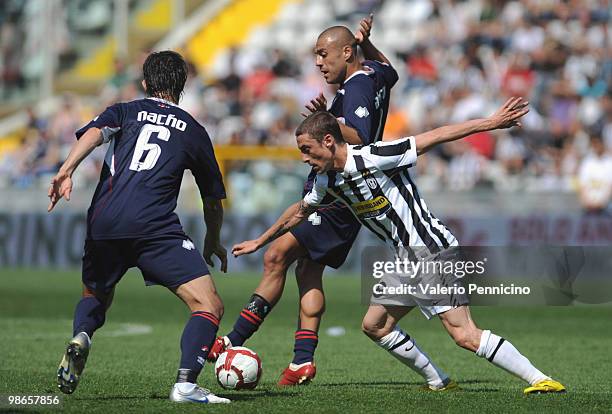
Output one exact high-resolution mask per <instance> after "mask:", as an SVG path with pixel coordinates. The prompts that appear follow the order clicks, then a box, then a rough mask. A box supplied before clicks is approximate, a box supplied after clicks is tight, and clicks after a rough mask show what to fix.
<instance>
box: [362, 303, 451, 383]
mask: <svg viewBox="0 0 612 414" xmlns="http://www.w3.org/2000/svg"><path fill="white" fill-rule="evenodd" d="M412 309H413V307H409V306H384V305H374V304H372V305H370V307H369V308H368V312H367V313H366V315H365V317H364V318H363V322H362V329H363V332H364V333H365V334H366V335H367V336H368V337H369V338H370V339H372V340H373V341H374V342H375V343H376V344H377V345H378V346H380V347H381V348H383V349H385V350H387V351H388V352H389V353H390V354H391V355H393V357H394V358H396V359H398V360H399V361H400V362H401V363H402V364H404V365H406V366H408V367H409V368H411V369H412V370H413V371H415V372H416V373H418V374H419V375H421V376H422V377H423V378H425V380H426V381H427V384H426V385H425V387H424V389H427V390H432V391H445V390H451V389H456V388H457V384H456V383H455V382H454V381H452V380H451V379H450V378H449V376H448V375H446V373H445V372H444V371H442V370H441V369H440V368H439V367H437V366H436V365H435V364H434V363H433V361H431V359H430V358H429V356H428V355H427V354H426V353H425V352H423V351H422V350H421V349H420V348H419V347H418V345H417V344H416V342H415V340H414V339H412V338H411V337H410V335H408V334H406V333H405V332H404V331H402V330H401V329H400V328H399V326H397V322H398V321H399V320H400V319H401V318H402V317H404V316H405V315H406V314H407V313H408V312H410V311H411V310H412Z"/></svg>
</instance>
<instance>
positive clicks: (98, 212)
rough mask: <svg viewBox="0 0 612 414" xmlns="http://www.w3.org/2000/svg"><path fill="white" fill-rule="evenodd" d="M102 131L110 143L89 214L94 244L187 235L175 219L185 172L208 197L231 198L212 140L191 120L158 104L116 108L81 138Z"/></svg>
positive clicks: (175, 108)
mask: <svg viewBox="0 0 612 414" xmlns="http://www.w3.org/2000/svg"><path fill="white" fill-rule="evenodd" d="M92 127H95V128H99V129H100V130H101V131H102V135H103V137H104V142H110V145H109V148H108V152H107V153H106V157H105V160H104V166H103V168H102V172H101V174H100V182H99V183H98V186H97V188H96V192H95V193H94V196H93V200H92V202H91V207H90V208H89V210H88V214H87V224H88V226H87V237H88V239H92V240H103V239H125V238H138V237H142V236H151V235H158V234H166V233H175V232H182V231H183V229H182V226H181V223H180V222H179V219H178V216H177V215H176V214H175V213H174V209H175V208H176V201H177V197H178V194H179V190H180V186H181V181H182V178H183V172H184V171H185V170H186V169H189V170H191V172H192V173H193V175H194V177H195V179H196V183H197V185H198V188H199V190H200V194H201V195H202V197H205V196H206V197H214V198H217V199H223V198H225V188H224V186H223V180H222V178H221V172H220V171H219V166H218V165H217V161H216V159H215V153H214V151H213V146H212V143H211V142H210V137H209V136H208V134H207V133H206V130H205V129H204V127H203V126H202V125H200V124H199V123H198V122H197V121H196V120H194V119H193V118H192V117H191V115H189V114H188V113H187V112H185V111H183V110H182V109H180V108H179V107H178V106H176V105H174V104H172V103H171V102H168V101H165V100H163V99H157V98H147V99H140V100H136V101H132V102H128V103H118V104H115V105H112V106H110V107H108V108H106V110H105V111H104V112H103V113H102V114H101V115H100V116H98V117H97V118H95V119H94V120H93V121H91V122H90V123H88V124H87V125H85V126H84V127H83V128H81V129H80V130H78V131H77V132H76V136H77V139H79V138H80V137H81V136H82V135H83V134H84V133H85V132H86V131H87V130H88V129H89V128H92Z"/></svg>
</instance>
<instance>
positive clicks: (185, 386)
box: [175, 382, 196, 394]
mask: <svg viewBox="0 0 612 414" xmlns="http://www.w3.org/2000/svg"><path fill="white" fill-rule="evenodd" d="M175 385H176V387H177V388H178V390H179V392H180V393H181V394H190V393H191V392H192V391H193V389H194V388H195V387H196V384H194V383H193V382H177V383H176V384H175Z"/></svg>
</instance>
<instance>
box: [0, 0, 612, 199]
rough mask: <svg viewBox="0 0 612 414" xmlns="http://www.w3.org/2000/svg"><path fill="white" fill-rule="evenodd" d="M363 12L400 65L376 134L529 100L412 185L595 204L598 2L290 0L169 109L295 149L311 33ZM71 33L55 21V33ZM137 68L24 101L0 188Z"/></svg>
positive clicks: (32, 180)
mask: <svg viewBox="0 0 612 414" xmlns="http://www.w3.org/2000/svg"><path fill="white" fill-rule="evenodd" d="M2 3H14V2H10V1H3V2H2ZM6 10H8V8H5V7H2V16H1V17H0V19H2V21H3V22H7V21H11V19H10V18H9V17H7V13H5V11H6ZM369 11H374V13H375V17H374V28H373V32H372V41H373V43H374V44H375V45H376V46H377V47H378V48H379V49H381V50H382V51H383V52H384V53H385V54H387V56H388V57H389V58H390V59H391V60H392V61H393V62H394V66H395V67H396V69H397V71H398V73H399V75H400V81H399V82H398V84H397V85H396V86H395V88H394V90H393V96H392V100H391V102H392V107H391V109H390V113H389V115H388V119H387V126H386V129H385V135H387V136H391V137H401V136H405V135H409V134H413V133H418V132H420V131H425V130H428V129H432V128H434V127H437V126H441V125H444V124H448V123H451V122H460V121H463V120H466V119H469V118H476V117H482V116H485V115H488V114H489V113H491V112H493V111H494V110H495V109H496V107H497V106H498V105H499V104H501V103H503V101H505V99H506V98H507V97H509V96H518V95H521V96H525V97H527V98H528V99H529V101H530V102H531V106H532V109H531V112H530V114H529V115H528V116H527V117H526V118H525V120H524V122H523V128H522V129H514V130H512V131H510V132H501V133H495V134H494V135H493V134H489V133H483V134H478V135H476V136H472V137H471V138H469V139H467V140H465V141H461V142H456V143H452V144H448V145H445V146H443V147H441V148H439V149H438V150H437V151H435V152H432V153H430V154H428V155H427V157H424V158H423V160H421V162H420V163H419V164H418V166H417V167H416V168H417V174H418V180H419V182H420V185H421V186H422V187H423V189H424V190H425V191H427V190H430V191H431V190H433V191H435V190H438V189H445V190H466V189H473V188H491V189H495V190H497V191H533V192H561V191H562V192H569V191H578V192H579V193H580V194H581V200H582V202H583V205H585V207H586V208H587V209H592V210H598V209H602V208H605V207H606V206H607V205H608V203H609V201H610V189H611V188H612V158H611V155H610V154H611V153H612V99H611V84H612V83H611V80H612V54H611V50H612V49H611V47H610V46H611V45H610V39H611V36H612V25H611V24H610V17H611V10H610V5H609V2H608V1H606V0H567V1H553V0H539V1H537V0H535V1H534V0H522V1H480V0H465V1H453V0H386V1H375V0H370V1H367V0H366V1H350V0H329V1H327V0H326V1H321V0H312V1H305V2H301V3H299V2H297V3H291V4H290V5H289V6H287V7H286V8H285V9H284V10H283V11H282V12H281V13H280V15H279V16H278V18H277V19H276V20H275V21H274V22H273V23H272V24H271V25H270V26H267V27H265V28H261V29H258V30H256V31H255V32H254V33H253V34H252V35H251V37H250V38H249V40H248V41H247V42H246V43H245V44H244V45H243V46H240V47H237V48H235V49H233V50H230V51H228V52H227V53H225V54H223V56H221V57H220V58H219V59H218V60H217V63H216V64H215V65H214V67H212V68H210V69H209V70H207V71H202V70H200V71H199V70H198V68H196V67H195V66H194V65H191V77H190V79H189V81H188V84H187V87H186V90H185V94H184V97H183V100H182V103H181V106H182V107H184V108H185V109H186V110H188V111H189V112H190V113H192V114H193V115H194V116H195V117H196V118H197V119H199V120H200V121H201V122H202V123H203V124H204V125H205V126H206V127H207V129H208V131H209V133H210V135H211V137H212V138H213V140H214V141H215V143H216V144H217V145H222V144H232V145H268V146H292V145H294V136H293V130H294V128H295V126H296V125H297V123H298V122H299V120H300V118H301V115H300V112H303V105H304V104H305V103H306V102H307V101H308V100H310V99H311V98H313V97H314V96H316V95H317V94H318V93H319V92H320V91H324V93H325V95H326V96H327V97H328V101H329V99H330V98H331V97H333V94H334V89H333V88H331V87H328V86H326V85H324V83H323V81H322V77H321V76H320V74H319V73H318V71H317V69H316V67H315V66H314V55H313V54H312V47H313V46H314V42H315V40H316V37H317V35H318V33H319V32H320V31H321V30H322V29H324V28H325V27H327V26H329V25H333V24H338V23H340V24H346V25H348V26H349V27H351V28H356V27H357V22H358V20H359V19H360V18H362V17H364V16H365V15H366V14H367V13H368V12H369ZM13 21H16V20H15V19H13ZM20 21H22V22H23V20H20ZM67 22H69V20H67ZM11 27H12V28H11ZM19 30H25V29H24V28H23V27H17V26H15V25H14V24H13V26H7V25H6V24H3V25H2V32H1V36H2V37H1V39H0V47H1V51H2V62H3V65H2V72H1V73H2V78H3V84H4V85H7V84H12V85H18V82H20V80H19V79H21V78H24V77H26V76H27V73H23V72H26V71H27V70H28V65H25V64H24V61H23V60H22V61H20V60H19V59H25V57H26V54H27V53H26V54H24V53H22V54H21V56H16V55H15V45H14V43H15V42H16V40H15V33H14V32H15V31H19ZM75 30H78V28H75V27H72V26H71V25H70V24H67V25H66V33H68V34H70V33H73V32H74V31H75ZM67 38H70V35H68V36H67ZM17 41H18V40H17ZM18 55H19V54H18ZM15 59H16V60H15ZM140 64H141V61H140V59H139V61H137V62H132V64H131V65H127V64H125V63H124V62H120V61H117V63H116V73H115V75H114V76H113V77H112V78H111V79H109V80H108V81H107V83H106V85H105V86H104V88H103V89H102V91H101V94H100V97H98V98H97V99H93V100H92V99H84V98H81V97H77V96H73V95H66V96H65V97H64V98H63V103H62V105H61V108H60V109H59V110H58V111H56V112H55V113H54V114H53V115H51V116H50V117H47V118H40V117H38V116H37V115H36V114H35V113H34V112H33V111H30V122H29V127H28V128H27V131H26V132H25V133H24V136H23V145H22V147H21V148H20V149H19V150H18V151H16V152H13V153H9V154H5V156H4V157H3V159H2V160H0V176H1V177H3V178H4V181H5V182H4V183H2V184H4V185H13V186H21V187H27V186H32V185H38V184H37V183H38V178H39V177H40V176H45V177H46V175H47V174H49V173H50V172H53V171H55V169H56V168H57V166H58V163H59V162H60V161H61V160H62V159H63V158H64V157H65V156H66V154H67V150H68V148H69V146H70V145H71V144H72V142H73V140H74V135H73V133H74V131H75V130H76V129H77V128H78V127H80V126H81V125H83V124H84V123H85V122H86V121H87V120H88V119H90V118H91V117H92V116H95V114H96V113H98V112H99V111H100V110H101V109H103V108H104V107H105V106H106V105H108V104H110V103H112V102H114V101H116V100H131V99H135V98H138V97H139V96H140V94H141V92H140V86H139V82H140V79H139V71H140ZM20 71H21V72H22V73H19V72H20ZM11 93H14V90H13V91H12V92H11ZM102 155H103V154H101V155H100V156H97V157H94V158H93V159H92V161H90V164H89V165H88V166H86V168H85V170H86V174H85V177H86V178H85V179H86V180H91V181H95V180H96V179H97V169H98V168H99V164H100V163H101V159H102ZM245 168H247V167H245V166H243V167H242V170H240V168H238V169H236V170H235V172H236V174H237V175H236V177H243V176H244V175H245V174H244V172H245V171H247V170H245ZM266 168H267V169H266ZM266 168H263V170H265V171H267V172H263V173H262V174H261V175H260V177H261V179H263V180H265V179H269V178H270V177H271V176H273V175H274V173H273V172H270V171H272V170H273V168H274V167H266ZM270 168H272V170H270ZM240 174H242V175H240ZM255 175H257V174H255ZM240 179H242V178H240ZM45 183H46V179H45ZM237 184H238V186H239V187H240V186H241V184H240V183H237ZM245 185H247V184H245V183H243V184H242V186H245ZM581 189H582V190H581ZM272 190H273V189H272Z"/></svg>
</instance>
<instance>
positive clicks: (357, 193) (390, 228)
mask: <svg viewBox="0 0 612 414" xmlns="http://www.w3.org/2000/svg"><path fill="white" fill-rule="evenodd" d="M527 112H528V106H527V102H524V101H523V100H522V98H511V99H509V100H508V101H507V102H506V103H505V104H504V105H503V106H502V107H501V108H500V109H499V110H498V111H497V112H495V113H494V114H493V115H492V116H490V117H488V118H485V119H476V120H471V121H467V122H464V123H461V124H457V125H451V126H444V127H441V128H437V129H434V130H432V131H429V132H425V133H423V134H419V135H416V136H414V137H408V138H403V139H400V140H396V141H391V142H378V143H375V144H370V145H367V146H363V145H349V144H347V143H346V142H345V141H344V139H343V138H342V134H341V132H340V129H339V127H338V125H337V123H336V122H335V119H334V118H333V116H330V115H329V114H328V113H325V112H317V113H314V114H312V115H310V116H309V117H308V118H306V119H305V120H304V121H303V122H302V124H301V125H300V126H299V127H298V129H297V130H296V138H297V145H298V147H299V149H300V151H301V152H302V158H303V161H304V162H306V163H308V164H309V165H311V166H312V167H313V169H315V171H316V172H317V178H316V180H315V184H314V186H313V189H312V190H311V191H310V192H309V193H308V194H307V195H306V196H305V197H304V199H303V200H302V202H301V203H300V205H299V206H298V207H297V208H296V209H295V210H294V211H292V212H285V214H283V215H282V216H281V217H280V218H279V220H278V221H277V222H276V223H275V224H274V225H273V226H272V227H270V228H269V229H268V230H267V231H266V232H265V233H264V234H262V235H261V236H260V237H259V238H258V239H256V240H250V241H245V242H242V243H240V244H237V245H235V246H234V247H233V249H232V252H233V254H234V255H235V256H240V255H243V254H248V253H252V252H254V251H256V250H258V249H259V248H261V247H262V246H264V245H266V244H267V243H269V242H270V241H272V240H274V239H275V238H277V237H279V236H280V235H282V234H284V233H286V232H288V231H290V229H291V228H293V227H294V226H296V225H297V224H299V223H300V222H302V221H303V220H304V219H305V218H306V217H308V216H309V215H310V214H312V212H313V211H316V209H317V208H318V207H319V206H320V205H321V204H322V203H323V202H324V199H325V198H326V197H327V196H329V195H331V196H332V197H334V198H335V199H338V200H340V201H342V202H344V203H345V204H346V205H348V206H349V207H350V208H351V210H352V212H353V213H354V214H355V216H356V217H357V218H358V219H359V221H360V222H361V223H362V224H363V225H364V226H365V227H367V228H368V229H369V230H370V231H372V232H373V233H374V234H376V236H377V237H379V238H380V239H381V240H383V241H384V242H385V243H386V244H388V245H389V246H391V247H392V248H393V249H397V248H398V247H402V248H404V249H405V250H406V251H408V252H415V251H426V252H427V253H428V254H431V255H436V254H438V255H441V254H445V252H448V251H450V250H451V249H450V248H452V247H453V246H457V244H458V243H457V240H456V239H455V237H454V236H453V235H452V233H451V232H450V231H449V230H448V228H446V226H444V224H443V223H442V222H441V221H439V220H438V219H436V218H435V217H434V216H433V215H432V214H431V213H430V211H429V209H428V208H427V206H426V205H425V202H424V201H423V199H422V198H421V197H420V196H419V193H418V191H417V188H416V186H415V185H414V182H413V181H412V180H411V178H410V175H409V173H408V171H407V169H408V168H409V167H411V166H413V165H414V164H415V163H416V160H417V157H418V155H420V154H423V153H425V152H426V151H428V150H429V149H431V148H432V147H434V146H436V145H439V144H442V143H444V142H449V141H454V140H457V139H461V138H463V137H466V136H468V135H471V134H474V133H477V132H483V131H490V130H494V129H502V128H510V127H512V126H520V123H519V119H520V118H521V117H522V116H523V115H525V114H526V113H527ZM465 299H467V298H465ZM415 306H419V308H420V309H421V311H422V312H423V313H424V314H425V316H426V317H427V318H428V319H429V318H431V317H433V316H434V315H437V316H438V317H439V318H440V320H441V321H442V324H443V325H444V327H445V328H446V330H447V331H448V333H449V334H450V336H451V337H452V338H453V339H454V340H455V342H456V343H457V344H458V345H459V346H461V347H463V348H465V349H468V350H470V351H472V352H475V353H476V355H478V356H480V357H483V358H486V359H487V360H488V361H490V362H491V363H493V364H494V365H496V366H498V367H500V368H503V369H505V370H506V371H509V372H510V373H512V374H514V375H516V376H518V377H519V378H522V379H523V380H525V381H526V382H528V383H529V387H527V388H526V389H525V391H524V392H525V393H526V394H529V393H543V392H563V391H565V387H564V386H563V385H562V384H560V383H559V382H557V381H554V380H552V379H551V378H550V377H548V376H547V375H545V374H543V373H542V372H541V371H539V370H538V369H537V368H536V367H534V366H533V365H532V364H531V362H530V361H529V360H528V359H527V358H526V357H524V356H523V355H522V354H521V353H520V352H519V351H518V350H517V349H516V348H515V347H514V346H513V345H512V344H511V343H510V342H509V341H507V340H505V339H504V338H501V337H499V336H498V335H495V334H494V333H492V332H491V331H489V330H481V329H480V328H478V327H477V326H476V324H475V323H474V322H473V320H472V318H471V316H470V312H469V307H468V306H467V300H462V299H459V301H458V303H449V304H445V305H438V306H431V305H425V304H423V303H420V302H419V300H418V298H416V297H414V302H413V305H412V306H393V305H388V304H380V303H375V301H372V302H371V304H370V307H369V309H368V312H367V313H366V315H365V317H364V320H363V330H364V332H365V334H366V335H367V336H369V337H370V338H371V339H372V340H373V341H375V342H376V343H377V344H378V345H380V346H381V347H383V348H384V349H386V350H388V351H389V352H390V353H391V354H392V355H393V356H395V357H396V358H397V359H399V360H400V361H402V362H403V363H404V364H406V365H407V366H409V367H411V368H414V367H417V368H418V367H420V366H422V363H423V362H422V361H423V359H422V356H421V354H422V352H419V350H418V347H417V346H416V344H415V343H414V341H413V339H412V338H410V337H409V336H408V335H406V334H405V333H404V332H403V331H402V330H401V329H399V328H398V327H397V323H398V321H399V320H400V319H401V318H402V317H403V316H405V315H406V314H407V313H408V312H409V311H410V310H411V309H413V308H414V307H415Z"/></svg>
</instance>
